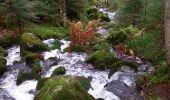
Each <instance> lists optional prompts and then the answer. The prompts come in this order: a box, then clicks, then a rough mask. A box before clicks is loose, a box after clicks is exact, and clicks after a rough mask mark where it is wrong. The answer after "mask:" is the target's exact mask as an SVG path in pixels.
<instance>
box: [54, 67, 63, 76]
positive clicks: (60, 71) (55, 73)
mask: <svg viewBox="0 0 170 100" xmlns="http://www.w3.org/2000/svg"><path fill="white" fill-rule="evenodd" d="M65 73H66V69H65V68H64V67H63V66H60V67H58V68H56V69H55V70H54V71H53V73H52V76H55V75H63V74H65Z"/></svg>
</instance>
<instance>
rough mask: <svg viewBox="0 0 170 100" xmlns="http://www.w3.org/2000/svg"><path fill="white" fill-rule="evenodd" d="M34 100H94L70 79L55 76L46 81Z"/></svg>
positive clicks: (78, 84) (77, 83)
mask: <svg viewBox="0 0 170 100" xmlns="http://www.w3.org/2000/svg"><path fill="white" fill-rule="evenodd" d="M34 100H94V98H93V97H92V96H91V95H90V94H88V93H87V92H86V90H85V89H84V88H83V87H82V86H81V84H80V83H79V82H78V81H77V80H76V79H74V78H72V77H61V76H56V77H52V78H50V79H48V80H47V81H46V82H45V83H44V86H43V87H42V88H41V89H40V91H39V92H38V94H37V95H36V96H35V98H34Z"/></svg>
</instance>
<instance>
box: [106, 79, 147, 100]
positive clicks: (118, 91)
mask: <svg viewBox="0 0 170 100" xmlns="http://www.w3.org/2000/svg"><path fill="white" fill-rule="evenodd" d="M105 88H106V89H107V90H108V91H110V92H112V93H113V94H115V95H116V96H118V97H119V98H120V99H121V100H144V98H143V97H142V96H140V92H139V90H138V89H137V88H136V87H129V86H127V85H126V84H125V83H123V82H121V81H119V80H114V81H111V82H110V83H108V84H106V85H105Z"/></svg>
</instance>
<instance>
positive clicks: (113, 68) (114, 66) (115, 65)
mask: <svg viewBox="0 0 170 100" xmlns="http://www.w3.org/2000/svg"><path fill="white" fill-rule="evenodd" d="M123 65H125V66H129V67H130V68H131V69H134V70H135V71H137V69H138V65H137V64H135V63H133V62H126V61H121V60H119V61H117V62H115V63H113V64H112V65H111V67H110V72H109V76H108V77H109V78H110V77H111V76H112V75H113V74H114V73H115V72H116V71H117V70H118V69H119V68H121V66H123Z"/></svg>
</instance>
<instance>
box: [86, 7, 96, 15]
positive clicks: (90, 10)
mask: <svg viewBox="0 0 170 100" xmlns="http://www.w3.org/2000/svg"><path fill="white" fill-rule="evenodd" d="M97 12H98V9H97V8H96V7H95V6H93V7H90V8H88V9H87V10H86V13H87V14H88V15H90V14H92V13H93V14H97Z"/></svg>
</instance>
